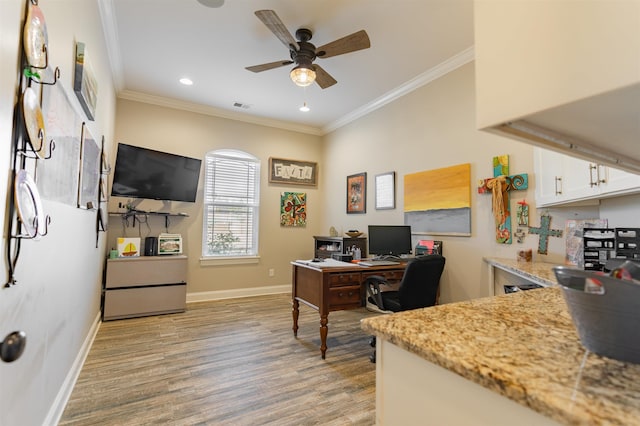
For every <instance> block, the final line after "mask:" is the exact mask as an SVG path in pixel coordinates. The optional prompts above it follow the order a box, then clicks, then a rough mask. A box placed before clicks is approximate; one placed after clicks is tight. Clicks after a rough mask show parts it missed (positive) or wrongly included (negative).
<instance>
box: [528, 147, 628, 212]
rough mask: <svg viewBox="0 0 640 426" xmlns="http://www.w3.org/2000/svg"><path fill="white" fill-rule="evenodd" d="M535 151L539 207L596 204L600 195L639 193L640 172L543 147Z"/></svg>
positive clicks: (602, 196) (605, 196)
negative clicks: (625, 170)
mask: <svg viewBox="0 0 640 426" xmlns="http://www.w3.org/2000/svg"><path fill="white" fill-rule="evenodd" d="M533 153H534V170H535V176H536V206H537V207H550V206H561V205H569V204H575V203H581V204H597V203H598V200H600V199H604V198H609V197H615V196H620V195H628V194H637V193H640V175H637V174H635V173H627V172H624V171H622V170H617V169H614V168H611V167H607V166H603V165H601V164H597V163H594V162H589V161H584V160H581V159H578V158H575V157H571V156H568V155H564V154H561V153H559V152H555V151H549V150H546V149H542V148H535V149H534V150H533Z"/></svg>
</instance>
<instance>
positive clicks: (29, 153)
mask: <svg viewBox="0 0 640 426" xmlns="http://www.w3.org/2000/svg"><path fill="white" fill-rule="evenodd" d="M26 139H27V141H28V142H29V146H31V149H27V148H18V149H17V152H18V153H19V154H20V155H23V156H24V157H26V158H34V159H42V160H48V159H50V158H51V156H52V154H53V151H54V150H55V149H56V142H55V141H54V140H53V139H51V140H50V141H49V145H48V148H49V149H48V154H46V155H44V156H41V155H38V154H37V153H38V152H42V148H43V147H44V145H45V142H44V130H43V129H40V130H39V131H38V140H39V142H40V143H39V144H38V146H37V147H36V146H35V145H34V144H33V142H32V141H31V139H29V138H28V137H27V138H26ZM46 151H47V150H46V149H45V152H46Z"/></svg>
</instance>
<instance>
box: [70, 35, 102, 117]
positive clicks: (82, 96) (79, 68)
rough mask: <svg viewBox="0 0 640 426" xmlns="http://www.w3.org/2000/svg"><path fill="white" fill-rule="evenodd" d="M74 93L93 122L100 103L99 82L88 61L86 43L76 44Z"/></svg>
mask: <svg viewBox="0 0 640 426" xmlns="http://www.w3.org/2000/svg"><path fill="white" fill-rule="evenodd" d="M73 91H74V92H75V94H76V96H77V97H78V100H79V101H80V106H82V110H83V111H84V113H85V114H86V115H87V118H88V119H89V120H91V121H93V120H94V117H95V114H96V103H97V101H98V81H97V80H96V76H95V74H94V73H93V70H92V69H91V66H90V64H89V62H88V61H87V49H86V47H85V45H84V43H80V42H78V43H76V64H75V69H74V75H73Z"/></svg>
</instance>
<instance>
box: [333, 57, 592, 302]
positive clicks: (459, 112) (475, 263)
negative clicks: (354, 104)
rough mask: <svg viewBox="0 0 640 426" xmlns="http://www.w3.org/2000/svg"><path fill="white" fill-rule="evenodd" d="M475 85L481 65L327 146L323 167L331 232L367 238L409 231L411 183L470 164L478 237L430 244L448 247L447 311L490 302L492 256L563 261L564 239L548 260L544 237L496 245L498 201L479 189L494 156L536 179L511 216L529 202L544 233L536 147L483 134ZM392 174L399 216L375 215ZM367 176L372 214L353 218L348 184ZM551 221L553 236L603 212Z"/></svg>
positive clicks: (519, 195)
mask: <svg viewBox="0 0 640 426" xmlns="http://www.w3.org/2000/svg"><path fill="white" fill-rule="evenodd" d="M474 84H475V83H474V64H473V63H470V64H467V65H464V66H463V67H461V68H459V69H457V70H455V71H453V72H451V73H449V74H447V75H445V76H443V77H441V78H439V79H437V80H435V81H433V82H432V83H430V84H428V85H425V86H423V87H422V88H420V89H418V90H416V91H414V92H412V93H410V94H408V95H406V96H404V97H403V98H401V99H399V100H396V101H395V102H393V103H391V104H389V105H387V106H385V107H384V108H382V109H380V110H377V111H375V112H373V113H371V114H369V115H367V116H365V117H363V118H361V119H359V120H357V121H355V122H353V123H351V124H349V125H348V126H345V127H343V128H341V129H338V130H336V131H335V132H333V133H332V134H330V135H328V136H327V137H326V138H325V150H324V155H323V161H322V163H323V164H324V165H325V168H326V169H327V170H328V171H327V173H325V174H323V175H322V183H323V186H324V188H325V191H324V192H323V197H324V200H325V202H324V211H323V217H324V218H325V220H324V225H323V228H324V229H328V228H329V227H330V226H335V227H336V228H337V229H343V230H347V229H353V228H357V229H359V230H364V231H366V229H367V225H368V224H402V223H403V222H404V217H403V200H404V198H403V176H404V175H406V174H408V173H415V172H419V171H423V170H431V169H438V168H442V167H447V166H451V165H456V164H462V163H471V192H472V201H471V208H472V219H471V234H472V235H471V236H470V237H452V236H428V235H426V236H423V237H424V238H431V239H439V240H443V241H444V255H445V257H446V259H447V264H446V267H445V272H444V275H443V277H442V281H441V284H442V288H441V301H442V302H444V303H446V302H453V301H461V300H467V299H473V298H477V297H482V296H487V295H488V284H487V279H488V277H487V268H486V265H485V264H484V262H483V261H482V258H483V257H485V256H498V257H507V258H511V259H515V258H516V252H517V250H521V249H527V248H531V249H533V252H534V259H535V260H538V261H551V262H559V263H562V262H563V261H564V249H565V246H564V239H563V238H550V240H549V254H548V255H540V254H538V253H537V247H538V236H537V235H527V236H526V237H525V240H524V243H523V244H518V243H516V242H515V241H514V243H513V244H511V245H504V244H497V243H496V242H495V238H494V233H495V230H494V225H493V216H492V213H491V195H489V194H478V193H477V182H478V181H479V180H480V179H483V178H487V177H491V176H492V174H493V169H492V158H493V157H494V156H497V155H503V154H508V155H509V156H510V171H511V173H512V174H514V173H528V174H529V189H528V190H526V191H517V192H516V193H512V195H511V211H512V213H515V211H516V206H517V204H516V203H517V201H520V200H522V199H525V200H527V202H528V203H529V204H530V224H531V226H538V225H539V224H540V218H539V214H540V212H538V211H537V210H536V209H535V202H534V193H535V184H536V177H535V175H534V174H533V154H532V148H531V146H529V145H526V144H523V143H520V142H517V141H513V140H511V139H506V138H503V137H500V136H495V135H492V134H488V133H484V132H480V131H478V130H476V127H475V98H474V93H475V90H474ZM389 171H395V172H396V175H397V191H396V194H397V195H396V209H395V210H379V211H376V210H375V208H374V206H375V205H374V196H375V193H374V185H373V181H374V177H375V175H376V174H379V173H384V172H389ZM360 172H367V174H368V176H367V177H368V189H367V195H368V205H367V213H366V214H364V215H362V214H358V215H347V214H346V212H345V211H346V201H345V198H346V195H345V191H346V189H345V187H346V176H347V175H350V174H354V173H360ZM550 214H551V216H552V222H551V225H552V228H559V229H564V223H565V220H566V219H569V218H591V217H597V215H598V210H597V208H571V209H555V210H553V211H550ZM514 219H515V217H514V218H513V219H512V220H513V221H514V222H515V220H514Z"/></svg>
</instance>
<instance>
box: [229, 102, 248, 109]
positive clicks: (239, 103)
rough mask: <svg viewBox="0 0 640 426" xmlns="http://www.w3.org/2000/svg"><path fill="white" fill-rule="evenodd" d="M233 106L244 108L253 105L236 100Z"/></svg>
mask: <svg viewBox="0 0 640 426" xmlns="http://www.w3.org/2000/svg"><path fill="white" fill-rule="evenodd" d="M233 106H234V107H236V108H242V109H249V108H250V107H251V105H249V104H243V103H242V102H234V103H233Z"/></svg>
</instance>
